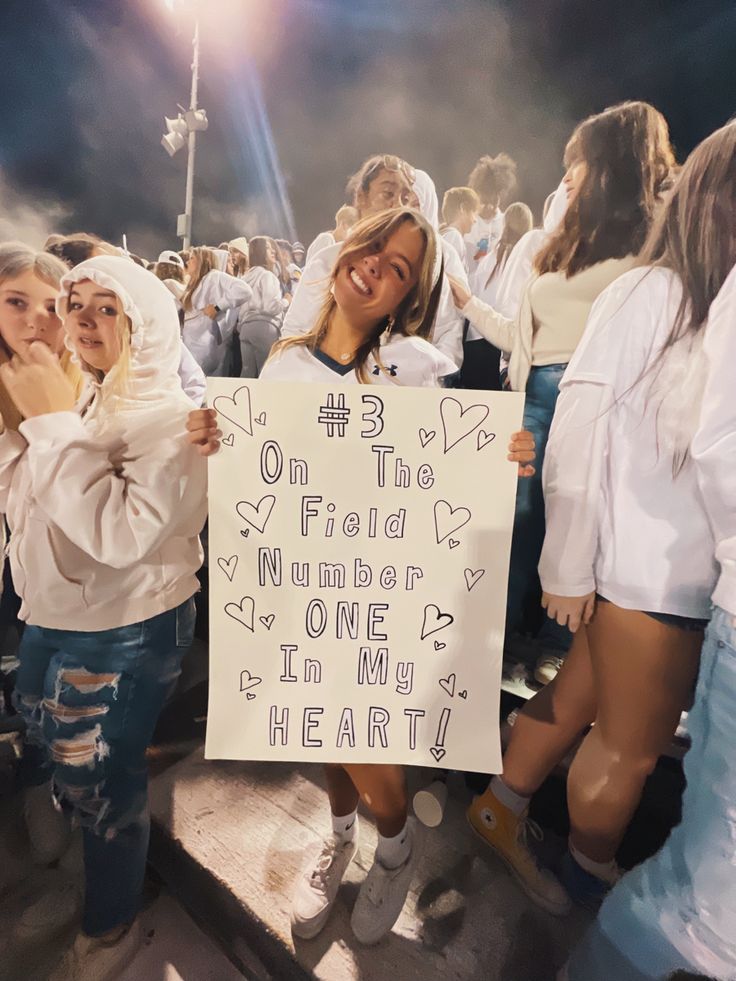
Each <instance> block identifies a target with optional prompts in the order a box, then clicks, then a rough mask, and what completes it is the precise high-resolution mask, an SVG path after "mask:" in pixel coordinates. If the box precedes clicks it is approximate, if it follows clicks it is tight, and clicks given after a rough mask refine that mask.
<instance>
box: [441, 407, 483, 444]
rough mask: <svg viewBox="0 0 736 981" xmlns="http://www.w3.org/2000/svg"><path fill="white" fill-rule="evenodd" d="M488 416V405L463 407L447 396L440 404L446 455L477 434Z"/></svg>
mask: <svg viewBox="0 0 736 981" xmlns="http://www.w3.org/2000/svg"><path fill="white" fill-rule="evenodd" d="M487 415H488V406H487V405H468V406H467V407H466V408H463V407H462V403H460V402H458V400H457V399H454V398H451V397H450V396H447V397H446V398H444V399H442V401H441V402H440V418H441V419H442V429H443V431H444V436H445V453H449V451H450V450H451V449H452V448H453V446H457V444H458V443H459V442H460V441H461V440H463V439H465V438H466V436H470V434H471V433H473V432H475V430H476V429H477V428H478V426H480V425H481V423H483V422H485V419H486V417H487Z"/></svg>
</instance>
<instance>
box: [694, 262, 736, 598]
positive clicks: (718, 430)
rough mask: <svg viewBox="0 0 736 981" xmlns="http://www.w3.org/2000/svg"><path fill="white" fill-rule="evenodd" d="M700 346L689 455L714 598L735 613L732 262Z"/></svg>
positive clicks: (735, 297) (735, 280)
mask: <svg viewBox="0 0 736 981" xmlns="http://www.w3.org/2000/svg"><path fill="white" fill-rule="evenodd" d="M704 349H705V358H706V372H707V373H706V377H705V385H704V389H705V392H704V396H703V404H702V407H701V412H700V425H699V426H698V429H697V432H696V434H695V438H694V440H693V443H692V454H693V459H694V460H695V466H696V469H697V471H698V481H699V484H700V489H701V492H702V494H703V497H704V499H705V507H706V510H707V512H708V517H709V518H710V522H711V525H712V527H713V532H714V535H715V543H716V558H717V559H718V562H719V563H720V566H721V576H720V579H719V580H718V585H717V586H716V590H715V592H714V593H713V602H714V603H716V604H717V605H718V606H720V607H721V608H722V609H724V610H728V612H729V613H732V614H733V615H734V616H736V397H734V366H736V266H734V268H733V269H732V270H731V272H730V273H729V274H728V277H727V279H726V282H725V283H724V284H723V286H722V287H721V291H720V293H719V294H718V296H717V297H716V298H715V300H714V301H713V303H712V304H711V308H710V311H709V313H708V324H707V326H706V328H705V340H704ZM703 547H705V546H703Z"/></svg>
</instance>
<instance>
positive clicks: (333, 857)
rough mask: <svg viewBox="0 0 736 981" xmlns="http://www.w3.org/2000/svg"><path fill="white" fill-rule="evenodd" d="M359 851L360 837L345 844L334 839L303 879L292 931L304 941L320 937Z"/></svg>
mask: <svg viewBox="0 0 736 981" xmlns="http://www.w3.org/2000/svg"><path fill="white" fill-rule="evenodd" d="M357 850H358V835H357V834H356V835H355V837H354V838H353V840H352V841H341V840H340V839H339V838H336V837H335V836H334V835H332V836H331V837H329V838H326V839H325V841H324V842H323V843H322V849H321V851H320V852H319V855H318V856H317V858H316V859H312V860H311V861H310V862H309V864H308V865H307V867H306V868H305V869H304V872H303V873H302V874H301V876H300V877H299V881H298V883H297V887H296V890H295V892H294V898H293V900H292V906H291V931H292V933H293V934H294V936H296V937H301V939H302V940H311V939H312V937H316V936H317V934H318V933H319V932H320V930H321V929H322V927H323V926H324V925H325V923H326V922H327V918H328V916H329V915H330V912H331V910H332V907H333V906H334V905H335V899H336V898H337V890H338V889H339V888H340V883H341V882H342V880H343V876H344V875H345V873H346V872H347V869H348V866H349V865H350V863H351V862H352V860H353V858H355V853H356V852H357Z"/></svg>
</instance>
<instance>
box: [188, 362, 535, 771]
mask: <svg viewBox="0 0 736 981" xmlns="http://www.w3.org/2000/svg"><path fill="white" fill-rule="evenodd" d="M208 395H209V404H210V405H214V406H215V408H216V409H217V411H218V413H219V424H220V428H221V429H222V430H223V434H224V438H223V440H222V446H221V449H220V451H219V452H218V453H217V454H215V455H214V456H213V457H212V458H211V459H210V471H209V498H210V518H209V574H210V701H209V715H208V723H207V746H206V753H207V756H208V757H209V758H218V759H245V760H291V761H300V760H310V761H322V762H337V763H347V762H353V763H404V764H417V765H424V766H441V767H447V768H450V769H464V770H477V771H482V772H494V771H495V772H498V771H499V770H500V768H501V755H500V745H499V731H498V713H499V690H500V681H501V657H502V645H503V632H504V618H505V610H506V584H507V575H508V559H509V550H510V544H511V529H512V524H513V515H514V499H515V489H516V479H517V477H516V471H517V467H516V465H515V464H513V463H511V462H509V461H508V460H507V459H506V457H507V452H508V450H507V447H508V442H509V437H510V435H511V433H512V432H514V431H515V430H518V429H520V428H521V416H522V408H523V396H522V395H518V394H512V393H502V394H501V393H492V392H475V391H473V392H471V391H463V390H447V389H444V390H443V389H439V390H437V389H428V388H423V389H410V388H399V387H397V388H390V387H388V386H382V387H380V388H378V387H376V388H371V387H370V386H369V385H339V384H336V385H321V384H303V383H298V384H297V383H294V384H285V383H274V382H260V381H246V380H245V379H228V378H217V379H209V381H208Z"/></svg>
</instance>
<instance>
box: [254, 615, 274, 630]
mask: <svg viewBox="0 0 736 981" xmlns="http://www.w3.org/2000/svg"><path fill="white" fill-rule="evenodd" d="M258 619H259V620H260V621H261V623H262V624H263V626H264V627H265V628H266V630H270V629H271V627H272V626H273V621H274V620H275V619H276V614H275V613H269V614H268V616H267V617H258Z"/></svg>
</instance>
